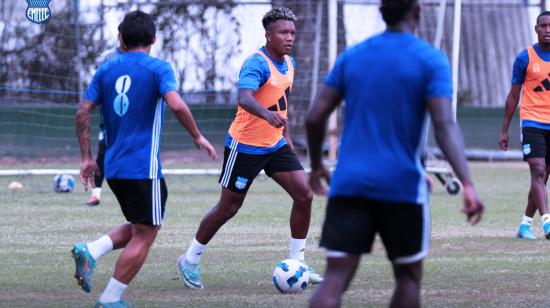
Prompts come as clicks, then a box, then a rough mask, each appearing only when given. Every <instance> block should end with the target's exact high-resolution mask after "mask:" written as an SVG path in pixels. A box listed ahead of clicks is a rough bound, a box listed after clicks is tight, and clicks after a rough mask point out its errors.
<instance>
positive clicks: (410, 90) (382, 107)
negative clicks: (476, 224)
mask: <svg viewBox="0 0 550 308" xmlns="http://www.w3.org/2000/svg"><path fill="white" fill-rule="evenodd" d="M325 84H326V85H327V86H329V87H331V88H333V89H334V90H336V91H337V92H338V93H339V94H340V96H342V98H343V99H344V100H345V114H344V128H343V132H342V140H341V144H340V150H339V151H340V152H339V157H338V163H337V166H336V169H335V171H334V174H333V176H332V179H331V188H330V197H361V198H369V199H374V200H382V201H390V202H407V203H416V204H426V203H427V202H428V188H427V184H426V179H425V175H424V172H425V171H424V167H423V166H422V162H421V158H422V154H423V152H424V149H423V148H424V142H425V135H424V133H425V131H426V130H425V125H426V123H427V118H428V117H427V116H426V113H427V109H426V103H427V100H428V99H429V98H435V97H444V98H448V103H449V105H450V104H451V96H452V82H451V72H450V67H449V62H448V60H447V57H446V56H445V54H444V53H443V52H441V51H439V50H436V49H435V48H433V47H432V46H430V45H429V44H428V43H427V42H425V41H423V40H421V39H419V38H417V37H416V36H414V35H412V34H409V33H404V32H389V31H386V32H383V33H381V34H378V35H375V36H373V37H371V38H369V39H367V40H365V41H363V42H362V43H360V44H358V45H356V46H355V47H352V48H351V49H349V50H347V51H346V52H344V53H343V54H342V55H341V56H340V57H339V58H338V59H337V61H336V63H335V65H334V68H333V69H332V71H331V72H330V74H329V76H328V77H327V78H326V80H325Z"/></svg>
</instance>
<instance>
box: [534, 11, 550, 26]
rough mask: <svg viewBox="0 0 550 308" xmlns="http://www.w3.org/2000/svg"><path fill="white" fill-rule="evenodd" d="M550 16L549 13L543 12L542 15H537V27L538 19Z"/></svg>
mask: <svg viewBox="0 0 550 308" xmlns="http://www.w3.org/2000/svg"><path fill="white" fill-rule="evenodd" d="M548 15H550V11H544V12H542V13H540V14H539V16H537V26H538V24H539V19H540V18H541V17H542V16H548Z"/></svg>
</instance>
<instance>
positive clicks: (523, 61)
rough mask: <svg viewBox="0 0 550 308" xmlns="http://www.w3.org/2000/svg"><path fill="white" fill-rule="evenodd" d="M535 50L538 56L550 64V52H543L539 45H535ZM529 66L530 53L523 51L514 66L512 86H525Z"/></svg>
mask: <svg viewBox="0 0 550 308" xmlns="http://www.w3.org/2000/svg"><path fill="white" fill-rule="evenodd" d="M533 49H534V50H535V52H536V53H537V55H538V56H539V57H540V58H541V59H542V60H544V61H546V62H550V51H546V50H542V49H540V47H539V44H538V43H537V44H534V45H533ZM527 66H529V53H528V52H527V49H524V50H522V51H521V52H520V53H519V54H518V55H517V56H516V59H515V60H514V66H513V70H512V84H523V81H524V80H525V73H526V72H527Z"/></svg>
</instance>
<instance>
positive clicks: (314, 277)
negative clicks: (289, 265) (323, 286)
mask: <svg viewBox="0 0 550 308" xmlns="http://www.w3.org/2000/svg"><path fill="white" fill-rule="evenodd" d="M302 263H304V262H302ZM304 264H305V265H306V268H307V271H308V272H309V282H310V283H312V284H320V283H321V282H323V280H324V278H323V276H321V275H319V274H317V272H316V271H315V269H314V268H313V266H311V265H308V264H306V263H304Z"/></svg>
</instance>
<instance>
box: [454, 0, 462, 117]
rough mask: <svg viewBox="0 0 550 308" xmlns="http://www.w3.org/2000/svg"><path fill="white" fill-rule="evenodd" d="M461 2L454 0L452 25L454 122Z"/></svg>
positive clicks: (456, 101)
mask: <svg viewBox="0 0 550 308" xmlns="http://www.w3.org/2000/svg"><path fill="white" fill-rule="evenodd" d="M461 16H462V1H461V0H455V8H454V25H453V58H452V61H453V63H452V69H453V115H454V118H455V121H456V108H457V104H458V60H459V56H460V32H461V31H460V19H461V18H462V17H461Z"/></svg>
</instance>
